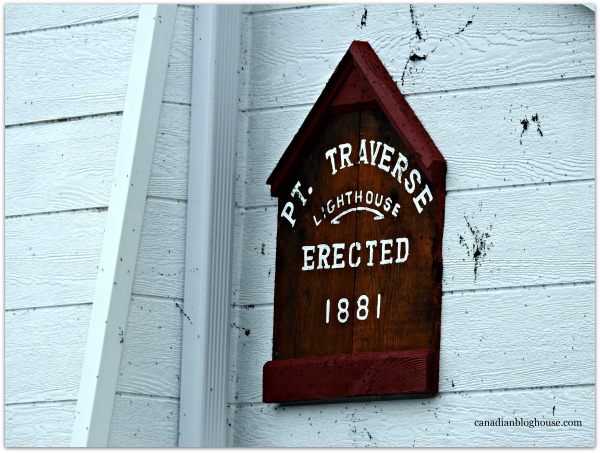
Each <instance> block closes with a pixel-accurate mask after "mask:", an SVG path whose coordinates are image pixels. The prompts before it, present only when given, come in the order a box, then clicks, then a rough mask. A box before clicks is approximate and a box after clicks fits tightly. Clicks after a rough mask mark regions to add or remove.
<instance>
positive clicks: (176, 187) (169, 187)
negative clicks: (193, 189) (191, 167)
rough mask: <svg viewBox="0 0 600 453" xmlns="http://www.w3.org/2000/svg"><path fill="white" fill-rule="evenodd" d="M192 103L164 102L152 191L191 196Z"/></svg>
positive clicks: (165, 195)
mask: <svg viewBox="0 0 600 453" xmlns="http://www.w3.org/2000/svg"><path fill="white" fill-rule="evenodd" d="M189 146H190V107H189V106H187V105H178V104H169V103H165V102H163V104H162V106H161V110H160V118H159V123H158V133H157V136H156V147H155V148H154V159H153V161H152V173H151V174H150V184H149V187H148V195H149V196H155V197H163V198H173V199H179V200H185V199H186V198H187V174H188V150H189Z"/></svg>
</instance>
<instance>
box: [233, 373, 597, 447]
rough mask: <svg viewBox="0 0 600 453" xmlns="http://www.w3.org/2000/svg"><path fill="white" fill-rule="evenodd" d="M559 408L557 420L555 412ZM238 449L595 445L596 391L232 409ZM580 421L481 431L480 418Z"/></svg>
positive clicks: (562, 389) (530, 391)
mask: <svg viewBox="0 0 600 453" xmlns="http://www.w3.org/2000/svg"><path fill="white" fill-rule="evenodd" d="M553 410H554V414H553ZM230 413H231V415H230V419H232V420H233V427H235V429H233V428H232V431H233V435H232V437H233V445H234V446H236V447H258V446H260V447H300V446H301V447H367V446H370V447H375V446H377V447H413V446H415V447H533V446H536V447H540V446H547V447H555V446H556V447H558V446H561V447H593V446H594V443H595V427H594V418H595V415H594V414H595V389H594V386H593V385H589V386H575V387H558V388H541V389H521V390H499V391H492V392H489V391H484V392H472V393H471V392H466V393H463V392H461V393H445V394H441V395H439V396H437V397H434V398H426V399H411V400H391V401H374V402H363V403H341V404H321V405H299V406H278V405H274V404H273V405H263V404H258V405H256V404H254V405H244V406H236V405H232V406H231V408H230ZM502 417H504V419H505V420H510V419H512V420H514V419H515V417H516V418H517V419H519V420H520V419H521V418H523V419H525V420H534V418H535V419H537V420H558V421H560V422H563V421H567V420H568V421H581V422H582V426H573V427H562V426H561V427H554V426H552V427H546V426H538V427H534V428H529V427H524V426H518V427H489V426H488V427H480V426H475V421H476V420H493V419H498V418H502Z"/></svg>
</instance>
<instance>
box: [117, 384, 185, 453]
mask: <svg viewBox="0 0 600 453" xmlns="http://www.w3.org/2000/svg"><path fill="white" fill-rule="evenodd" d="M178 428H179V401H178V400H176V399H165V398H153V397H147V396H139V395H128V394H121V393H117V396H116V397H115V406H114V410H113V416H112V420H111V425H110V436H109V441H108V447H113V448H114V447H119V448H127V447H163V448H164V447H176V446H177V433H178Z"/></svg>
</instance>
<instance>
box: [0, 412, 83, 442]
mask: <svg viewBox="0 0 600 453" xmlns="http://www.w3.org/2000/svg"><path fill="white" fill-rule="evenodd" d="M76 405H77V403H76V402H75V401H61V402H56V403H30V404H9V405H6V406H5V407H4V446H5V447H25V448H32V447H68V446H69V443H70V442H71V428H72V426H73V420H74V419H75V408H76Z"/></svg>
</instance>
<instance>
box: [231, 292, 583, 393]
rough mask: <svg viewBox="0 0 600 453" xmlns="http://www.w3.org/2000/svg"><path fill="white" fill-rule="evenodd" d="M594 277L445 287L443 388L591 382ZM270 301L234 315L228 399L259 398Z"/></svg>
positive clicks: (270, 320) (270, 318)
mask: <svg viewBox="0 0 600 453" xmlns="http://www.w3.org/2000/svg"><path fill="white" fill-rule="evenodd" d="M594 290H595V286H594V284H585V285H575V286H573V285H565V286H555V287H546V288H544V287H542V286H536V287H529V288H518V289H510V290H507V289H504V290H496V291H489V292H488V291H477V292H466V293H454V294H448V293H447V294H445V295H444V297H443V300H442V330H441V348H440V354H441V357H440V392H443V393H447V392H460V391H473V390H490V389H503V388H522V387H541V386H546V387H547V386H559V385H580V384H593V383H594V379H595V364H594V349H593V347H592V346H593V344H594V339H595V333H594V331H595V325H594V319H595V317H594ZM272 338H273V307H272V305H259V306H256V307H253V308H250V307H249V306H247V305H246V306H240V307H236V309H235V310H234V311H233V315H232V327H231V344H232V345H237V346H236V348H237V349H236V350H235V351H233V354H232V356H233V357H237V359H236V358H233V361H232V364H231V365H232V366H231V370H230V392H229V401H230V402H231V403H259V402H261V401H262V368H263V365H264V364H265V363H266V362H267V361H269V360H271V354H272V346H273V343H272Z"/></svg>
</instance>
